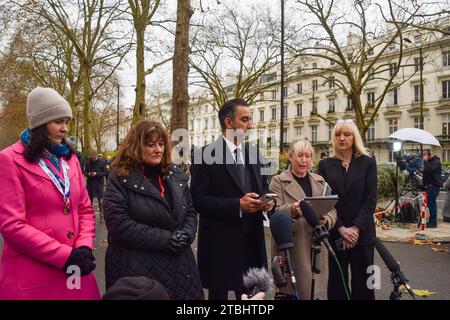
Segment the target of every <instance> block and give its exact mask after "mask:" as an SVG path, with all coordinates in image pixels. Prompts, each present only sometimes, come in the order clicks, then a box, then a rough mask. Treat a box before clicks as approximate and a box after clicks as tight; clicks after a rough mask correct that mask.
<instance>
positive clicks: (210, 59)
mask: <svg viewBox="0 0 450 320" xmlns="http://www.w3.org/2000/svg"><path fill="white" fill-rule="evenodd" d="M246 9H248V10H247V11H249V13H246V10H245V9H242V8H239V7H237V6H235V5H233V4H230V5H228V6H227V5H225V4H222V3H221V4H219V6H218V8H217V10H211V11H210V12H206V13H205V16H202V17H201V21H198V22H196V23H197V24H198V27H197V28H196V29H195V33H194V35H193V40H192V47H193V50H192V55H191V58H190V62H191V66H192V67H193V69H194V70H195V72H194V73H193V74H192V81H191V83H192V84H193V85H198V86H200V87H201V88H205V89H207V90H208V91H210V92H211V94H212V96H213V97H214V103H213V104H212V105H213V106H214V107H215V108H216V109H218V108H219V107H220V106H222V105H223V104H224V103H225V101H226V100H228V99H229V98H230V97H233V98H242V99H246V100H248V101H249V102H250V103H251V102H256V101H255V100H257V97H258V96H259V94H260V93H261V92H264V91H265V90H268V89H269V88H271V87H274V86H276V85H277V84H278V82H276V81H263V78H264V77H265V76H267V75H268V74H269V73H274V75H275V76H274V77H273V78H274V79H276V78H277V76H276V66H277V63H278V57H279V54H280V50H279V35H278V34H279V30H280V22H279V20H278V19H277V18H274V17H273V15H272V13H271V11H270V9H269V8H267V7H264V6H259V7H258V8H257V7H252V8H246ZM226 74H228V76H225V75H226Z"/></svg>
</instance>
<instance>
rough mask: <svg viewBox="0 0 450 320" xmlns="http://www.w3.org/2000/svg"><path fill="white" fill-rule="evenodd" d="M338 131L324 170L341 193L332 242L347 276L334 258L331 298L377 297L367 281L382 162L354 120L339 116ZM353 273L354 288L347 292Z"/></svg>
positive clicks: (322, 163)
mask: <svg viewBox="0 0 450 320" xmlns="http://www.w3.org/2000/svg"><path fill="white" fill-rule="evenodd" d="M332 134H333V137H332V144H333V156H332V157H330V158H327V159H324V160H321V161H320V162H319V168H318V169H319V170H318V173H319V174H320V175H321V176H322V177H323V178H324V179H325V181H326V182H327V183H328V185H329V186H330V187H331V189H332V194H334V195H338V196H339V200H338V202H337V203H336V205H335V208H336V211H337V220H336V225H335V227H334V228H333V230H332V231H331V232H330V243H331V245H332V246H333V249H334V251H335V252H336V255H337V258H338V261H339V263H340V265H341V267H342V271H343V277H344V279H345V281H344V283H343V280H342V278H341V273H340V270H339V268H338V266H337V264H336V262H335V261H334V260H332V259H330V260H329V278H328V299H329V300H344V299H347V298H351V299H352V300H374V299H375V293H374V289H373V288H369V287H368V285H367V284H368V281H367V280H368V277H369V276H370V273H367V270H368V269H367V268H368V267H370V266H372V265H373V264H374V240H375V224H374V220H373V213H374V212H375V207H376V204H377V165H376V162H375V160H374V159H373V158H372V157H370V156H369V155H368V153H367V151H366V148H365V147H364V144H363V142H362V138H361V135H360V133H359V130H358V128H357V127H356V125H355V123H354V122H353V120H350V119H349V120H339V121H338V122H337V123H336V125H335V126H334V128H333V133H332ZM349 266H350V269H351V276H349V274H348V269H349ZM349 279H351V290H350V291H351V293H350V297H347V293H348V291H349V290H346V289H347V288H348V282H349Z"/></svg>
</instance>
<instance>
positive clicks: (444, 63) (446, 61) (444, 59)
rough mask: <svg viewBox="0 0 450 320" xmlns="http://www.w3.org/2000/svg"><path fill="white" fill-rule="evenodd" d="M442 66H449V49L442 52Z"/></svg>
mask: <svg viewBox="0 0 450 320" xmlns="http://www.w3.org/2000/svg"><path fill="white" fill-rule="evenodd" d="M442 66H444V67H448V66H450V51H447V52H442Z"/></svg>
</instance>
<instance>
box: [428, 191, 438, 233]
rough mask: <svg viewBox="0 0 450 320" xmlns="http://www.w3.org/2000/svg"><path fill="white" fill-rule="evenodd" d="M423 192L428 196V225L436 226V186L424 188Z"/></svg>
mask: <svg viewBox="0 0 450 320" xmlns="http://www.w3.org/2000/svg"><path fill="white" fill-rule="evenodd" d="M425 192H426V193H427V196H428V205H427V206H428V210H429V211H430V220H429V223H430V224H433V225H436V224H437V202H436V199H437V197H438V196H439V187H438V186H426V187H425Z"/></svg>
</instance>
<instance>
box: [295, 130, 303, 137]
mask: <svg viewBox="0 0 450 320" xmlns="http://www.w3.org/2000/svg"><path fill="white" fill-rule="evenodd" d="M295 135H296V137H297V138H300V137H302V136H303V127H296V128H295Z"/></svg>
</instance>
